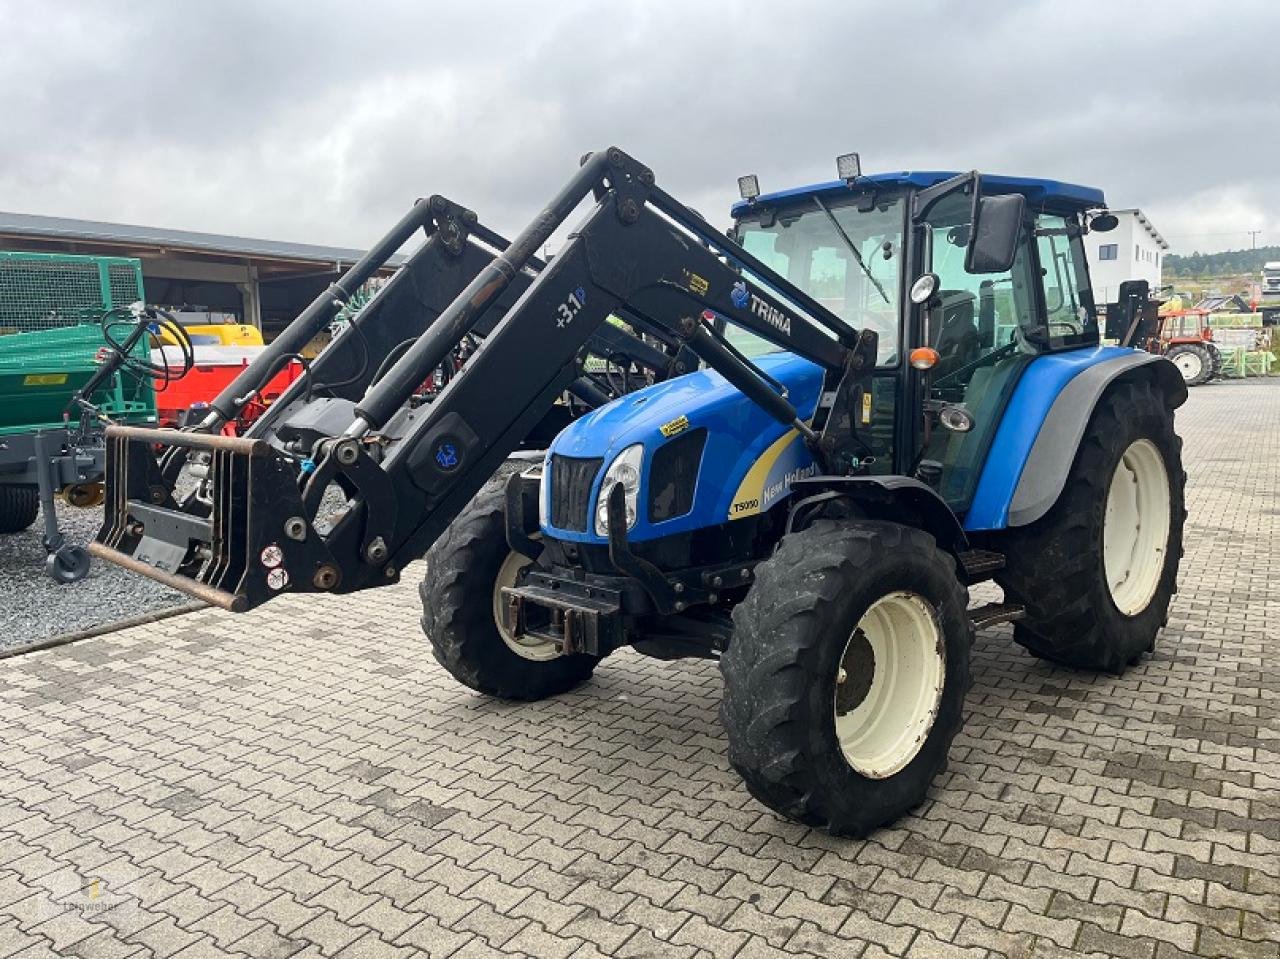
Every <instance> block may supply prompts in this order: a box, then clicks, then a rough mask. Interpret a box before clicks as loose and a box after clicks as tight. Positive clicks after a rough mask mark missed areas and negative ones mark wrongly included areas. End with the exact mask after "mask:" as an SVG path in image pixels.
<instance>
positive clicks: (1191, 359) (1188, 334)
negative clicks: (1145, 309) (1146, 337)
mask: <svg viewBox="0 0 1280 959" xmlns="http://www.w3.org/2000/svg"><path fill="white" fill-rule="evenodd" d="M1159 316H1160V325H1159V331H1158V333H1157V338H1158V339H1157V342H1155V343H1152V344H1151V346H1150V347H1148V349H1149V350H1150V352H1152V353H1161V354H1163V355H1164V356H1165V357H1167V358H1168V359H1169V360H1170V361H1171V362H1172V363H1173V365H1174V366H1176V367H1177V368H1178V372H1180V373H1181V374H1182V378H1183V380H1185V381H1186V384H1187V386H1200V385H1201V384H1203V383H1208V382H1209V381H1210V380H1212V379H1215V378H1216V377H1218V376H1220V375H1221V374H1222V353H1221V351H1220V350H1219V349H1218V347H1217V345H1216V344H1214V342H1213V330H1212V329H1211V328H1210V326H1209V310H1206V309H1202V308H1200V307H1191V308H1185V309H1171V310H1167V311H1166V310H1164V309H1162V310H1161V311H1160V314H1159Z"/></svg>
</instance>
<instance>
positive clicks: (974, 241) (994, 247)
mask: <svg viewBox="0 0 1280 959" xmlns="http://www.w3.org/2000/svg"><path fill="white" fill-rule="evenodd" d="M1026 205H1027V200H1026V197H1024V196H1023V195H1022V194H1021V193H1003V194H1000V195H999V196H984V197H982V198H981V199H980V200H979V201H978V202H977V203H975V204H974V211H973V212H974V216H973V232H972V234H971V235H970V237H969V249H968V252H967V253H966V255H965V261H964V268H965V270H966V271H967V272H969V273H975V274H982V273H1007V272H1008V271H1009V270H1010V269H1012V268H1013V260H1014V258H1015V257H1016V256H1017V254H1018V239H1019V238H1020V237H1021V235H1022V217H1023V212H1024V210H1025V208H1026Z"/></svg>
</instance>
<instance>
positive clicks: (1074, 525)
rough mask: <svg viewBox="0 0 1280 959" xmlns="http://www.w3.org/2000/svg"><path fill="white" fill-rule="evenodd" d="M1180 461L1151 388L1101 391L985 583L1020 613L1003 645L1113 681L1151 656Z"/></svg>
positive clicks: (1178, 539)
mask: <svg viewBox="0 0 1280 959" xmlns="http://www.w3.org/2000/svg"><path fill="white" fill-rule="evenodd" d="M1181 451H1182V441H1181V440H1180V439H1179V438H1178V436H1177V434H1176V433H1174V431H1173V412H1172V411H1171V410H1170V409H1168V407H1167V406H1166V405H1165V402H1164V398H1163V396H1162V395H1161V394H1160V393H1159V391H1157V390H1156V388H1155V387H1154V386H1153V385H1151V384H1150V383H1147V382H1129V383H1120V384H1118V385H1116V386H1114V387H1112V388H1111V389H1110V390H1108V392H1107V393H1106V395H1104V396H1103V398H1102V400H1101V401H1100V402H1099V404H1098V408H1097V409H1096V410H1095V411H1094V413H1093V418H1092V419H1091V420H1090V422H1089V426H1088V428H1087V429H1086V431H1085V435H1084V437H1083V439H1082V440H1081V443H1080V449H1079V450H1078V451H1077V453H1076V458H1075V462H1074V463H1073V464H1072V467H1071V472H1070V474H1069V475H1068V476H1067V483H1066V486H1065V487H1064V489H1063V492H1062V495H1061V496H1060V497H1059V498H1058V502H1057V503H1055V504H1054V506H1053V508H1052V509H1051V510H1050V511H1049V512H1048V513H1047V514H1046V515H1045V516H1044V517H1042V518H1041V519H1039V520H1037V521H1036V522H1035V523H1032V524H1031V525H1030V526H1027V527H1023V528H1020V529H1014V530H1010V531H1009V533H1008V534H1007V538H1006V542H1005V553H1006V564H1005V568H1004V569H1003V570H1002V571H1001V572H1000V573H998V574H997V576H996V581H997V582H998V583H999V584H1000V585H1001V586H1002V587H1003V588H1004V591H1005V595H1006V596H1007V598H1008V599H1010V600H1011V601H1013V602H1018V603H1021V604H1023V605H1024V606H1026V607H1027V619H1026V621H1025V622H1024V623H1019V624H1017V625H1015V627H1014V639H1015V640H1017V641H1018V642H1019V643H1021V644H1022V645H1023V646H1025V647H1026V648H1027V649H1028V650H1030V651H1031V652H1032V653H1034V654H1036V655H1037V656H1040V657H1042V658H1044V659H1048V660H1052V661H1053V662H1058V663H1062V664H1064V665H1067V666H1075V667H1079V668H1085V669H1104V670H1109V671H1111V672H1116V673H1118V672H1121V671H1122V670H1123V669H1124V668H1125V666H1126V665H1128V664H1129V663H1132V662H1134V661H1136V660H1137V659H1138V658H1139V657H1140V656H1141V655H1142V654H1143V653H1144V652H1146V651H1148V650H1150V649H1153V648H1154V646H1155V640H1156V634H1157V633H1158V632H1159V631H1160V627H1161V626H1163V625H1164V623H1165V622H1166V621H1167V619H1168V615H1169V603H1170V601H1171V600H1172V598H1173V594H1174V593H1175V592H1177V578H1178V562H1179V560H1180V558H1181V556H1182V527H1183V521H1184V519H1185V517H1186V509H1185V508H1184V506H1183V486H1184V484H1185V482H1186V475H1185V474H1184V473H1183V471H1182V456H1181Z"/></svg>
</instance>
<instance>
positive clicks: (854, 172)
mask: <svg viewBox="0 0 1280 959" xmlns="http://www.w3.org/2000/svg"><path fill="white" fill-rule="evenodd" d="M836 174H837V175H838V176H839V177H840V179H842V180H844V182H845V183H849V184H852V183H853V181H854V180H856V179H858V177H860V176H862V161H861V160H859V159H858V154H856V153H843V154H841V155H840V156H838V157H836Z"/></svg>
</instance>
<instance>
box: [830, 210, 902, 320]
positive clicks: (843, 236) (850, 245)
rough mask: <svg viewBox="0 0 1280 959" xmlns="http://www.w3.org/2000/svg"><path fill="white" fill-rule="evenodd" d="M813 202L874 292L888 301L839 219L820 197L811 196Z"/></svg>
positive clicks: (886, 294)
mask: <svg viewBox="0 0 1280 959" xmlns="http://www.w3.org/2000/svg"><path fill="white" fill-rule="evenodd" d="M813 202H814V203H816V204H818V209H819V210H821V211H822V212H823V213H825V214H826V215H827V219H828V220H830V221H831V225H832V226H833V227H835V229H836V233H838V234H840V239H841V240H843V241H844V245H845V246H847V247H848V248H849V252H850V253H852V254H853V258H854V259H855V260H857V261H858V266H860V267H862V272H863V273H864V274H865V275H866V277H867V279H868V280H870V281H871V285H872V286H874V287H875V288H876V292H877V293H879V294H880V296H881V298H882V299H883V300H884V301H885V302H886V303H888V302H889V294H888V293H886V292H885V291H884V287H883V286H881V285H880V281H879V280H877V279H876V278H875V277H874V276H872V275H871V271H870V270H869V269H868V268H867V261H866V260H864V259H863V258H862V254H861V253H859V252H858V248H857V247H856V246H854V243H853V241H852V240H851V239H849V234H848V233H846V232H844V227H842V226H841V225H840V221H839V220H837V219H836V218H835V217H834V216H832V215H831V211H830V210H828V209H827V205H826V204H825V203H823V202H822V197H820V196H815V197H814V198H813Z"/></svg>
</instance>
